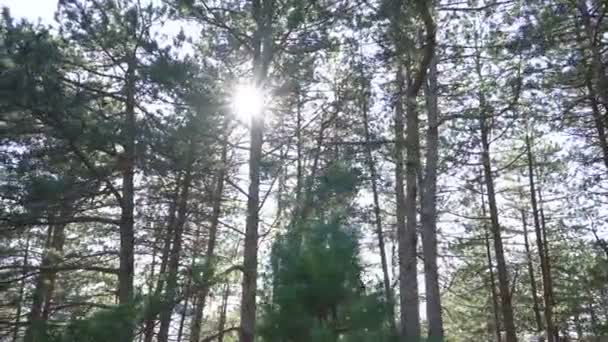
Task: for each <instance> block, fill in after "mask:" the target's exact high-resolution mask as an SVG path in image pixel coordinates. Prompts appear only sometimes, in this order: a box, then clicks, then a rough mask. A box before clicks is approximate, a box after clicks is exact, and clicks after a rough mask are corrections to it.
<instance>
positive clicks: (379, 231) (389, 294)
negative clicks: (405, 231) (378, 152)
mask: <svg viewBox="0 0 608 342" xmlns="http://www.w3.org/2000/svg"><path fill="white" fill-rule="evenodd" d="M361 96H362V97H363V99H362V102H363V103H362V104H361V106H362V108H361V110H362V113H363V130H364V134H365V146H366V150H365V152H366V161H367V166H368V168H369V173H370V182H371V186H372V197H373V201H374V224H375V226H376V239H377V240H378V249H379V251H380V264H381V266H382V277H383V285H384V293H385V296H386V303H387V305H388V318H389V320H390V322H389V324H390V327H391V329H392V330H393V332H395V333H397V326H396V325H395V323H396V322H395V304H394V295H393V289H392V287H391V280H390V275H389V273H388V262H387V259H386V249H385V245H384V230H383V228H382V214H381V210H380V199H379V196H378V175H377V171H376V164H375V163H376V162H375V161H374V157H373V155H372V146H371V143H370V141H371V137H370V132H369V118H368V103H367V97H366V95H365V94H362V95H361Z"/></svg>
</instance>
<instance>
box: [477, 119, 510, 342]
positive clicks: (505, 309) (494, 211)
mask: <svg viewBox="0 0 608 342" xmlns="http://www.w3.org/2000/svg"><path fill="white" fill-rule="evenodd" d="M480 121H481V122H480V125H481V127H482V128H481V131H482V133H481V136H482V138H481V140H482V148H483V152H482V159H483V161H482V163H483V168H484V178H485V183H486V189H487V195H488V204H489V207H490V220H491V223H492V225H491V227H492V237H493V239H494V253H495V255H496V264H497V269H498V286H499V289H500V300H501V304H502V315H503V323H504V328H505V333H506V336H507V341H506V342H516V341H517V335H516V333H515V322H514V318H513V306H512V304H511V294H510V288H509V276H508V273H507V263H506V261H505V254H504V247H503V244H502V236H501V235H502V234H501V227H500V223H499V221H498V207H497V205H496V192H495V190H494V179H493V175H492V165H491V161H490V143H489V139H488V133H487V127H486V120H485V118H483V114H482V119H481V120H480Z"/></svg>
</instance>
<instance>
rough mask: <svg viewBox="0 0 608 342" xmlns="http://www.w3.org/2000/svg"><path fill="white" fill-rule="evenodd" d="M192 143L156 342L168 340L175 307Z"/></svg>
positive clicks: (189, 182) (190, 177) (190, 180)
mask: <svg viewBox="0 0 608 342" xmlns="http://www.w3.org/2000/svg"><path fill="white" fill-rule="evenodd" d="M194 145H195V142H194V141H190V146H189V148H188V152H187V156H186V159H187V160H186V170H185V175H184V180H183V183H182V188H181V191H180V200H179V204H178V206H177V208H178V209H177V220H176V221H175V228H174V229H173V244H172V247H171V255H170V258H169V269H168V273H167V286H166V292H165V296H164V297H163V300H162V303H161V310H160V328H159V330H158V342H167V341H168V339H169V327H170V325H171V316H172V313H173V308H174V307H175V292H176V289H177V272H178V268H179V259H180V254H181V250H182V235H183V231H184V225H185V223H186V215H187V212H188V197H189V194H190V187H191V183H192V167H193V163H194Z"/></svg>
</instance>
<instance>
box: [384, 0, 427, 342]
mask: <svg viewBox="0 0 608 342" xmlns="http://www.w3.org/2000/svg"><path fill="white" fill-rule="evenodd" d="M429 5H430V1H428V0H416V1H414V3H413V6H414V9H415V13H416V14H417V15H419V16H420V18H421V19H422V22H423V24H424V30H425V33H426V37H425V40H424V41H422V42H421V43H422V44H423V47H422V49H420V50H419V52H420V57H421V58H419V59H418V60H417V61H416V62H415V63H414V59H412V58H410V56H411V55H412V54H411V53H406V52H407V47H406V42H405V40H404V39H403V38H404V37H403V34H402V27H401V25H400V22H401V20H402V18H401V16H402V15H403V7H402V3H401V1H394V2H393V8H392V11H393V15H392V17H391V33H392V34H393V39H394V44H395V50H396V56H397V93H396V96H397V101H396V106H395V154H396V166H395V183H396V187H397V189H396V192H397V233H398V242H399V243H398V246H399V286H400V292H399V296H400V306H401V317H400V318H401V319H400V330H401V339H402V340H404V341H419V340H420V312H419V311H420V309H419V302H420V299H419V293H418V270H417V259H418V255H417V249H416V247H417V236H418V235H417V211H416V207H417V202H416V200H417V193H418V184H417V183H418V171H419V169H420V166H419V164H420V137H419V132H418V112H417V110H416V98H417V96H418V92H419V90H420V88H421V86H422V84H423V83H424V82H425V80H426V74H427V71H428V67H429V65H430V63H431V61H432V59H433V55H434V52H435V22H434V20H433V17H432V15H431V13H430V6H429ZM416 55H417V54H416ZM402 58H406V59H409V60H406V61H407V62H408V64H407V80H404V77H403V71H404V68H403V66H404V64H403V60H400V59H402ZM405 81H407V85H405V84H404V83H405ZM403 96H404V97H405V112H406V113H405V114H406V118H405V119H406V121H407V137H406V138H405V139H404V138H403V103H402V100H403V99H402V97H403ZM404 149H406V150H407V163H406V165H405V178H406V179H405V181H406V194H403V177H404V161H403V150H404ZM404 216H405V217H404ZM406 218H407V221H406V220H405V219H406ZM404 221H406V222H404Z"/></svg>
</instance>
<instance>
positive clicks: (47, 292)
mask: <svg viewBox="0 0 608 342" xmlns="http://www.w3.org/2000/svg"><path fill="white" fill-rule="evenodd" d="M70 216H71V209H69V208H68V207H66V206H64V207H63V208H62V209H61V210H60V211H59V213H58V215H57V213H54V214H53V213H52V214H49V228H48V234H47V239H46V242H45V248H44V256H43V258H42V262H41V264H40V266H41V271H40V274H39V275H38V277H37V279H36V287H35V288H34V293H33V297H32V306H31V307H30V312H29V315H28V320H29V323H28V326H27V329H26V331H25V336H24V338H23V341H24V342H42V341H46V340H47V336H46V318H47V317H48V304H47V303H49V300H50V297H52V296H53V290H54V281H55V277H56V274H57V271H56V270H55V266H56V265H57V263H59V262H60V260H61V257H62V255H63V245H64V243H65V226H66V224H65V223H57V224H55V223H53V222H54V221H55V218H56V217H59V218H61V220H62V221H64V220H65V219H66V218H68V217H70ZM45 306H47V309H46V315H45Z"/></svg>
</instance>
